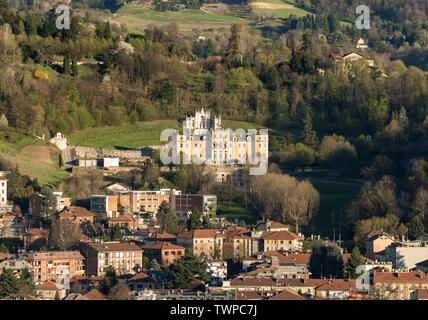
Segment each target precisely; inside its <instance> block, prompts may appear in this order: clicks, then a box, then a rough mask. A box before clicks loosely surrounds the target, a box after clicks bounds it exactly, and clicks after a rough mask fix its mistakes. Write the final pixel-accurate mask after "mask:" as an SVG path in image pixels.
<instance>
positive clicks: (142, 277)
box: [128, 272, 156, 282]
mask: <svg viewBox="0 0 428 320" xmlns="http://www.w3.org/2000/svg"><path fill="white" fill-rule="evenodd" d="M133 281H138V282H140V281H150V282H156V280H155V279H153V278H152V277H150V276H149V275H148V274H147V273H144V272H140V273H137V274H136V275H135V276H133V277H132V278H131V279H129V280H128V282H133Z"/></svg>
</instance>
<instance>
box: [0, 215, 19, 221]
mask: <svg viewBox="0 0 428 320" xmlns="http://www.w3.org/2000/svg"><path fill="white" fill-rule="evenodd" d="M0 219H8V220H13V219H20V220H21V219H22V217H19V216H2V217H1V218H0Z"/></svg>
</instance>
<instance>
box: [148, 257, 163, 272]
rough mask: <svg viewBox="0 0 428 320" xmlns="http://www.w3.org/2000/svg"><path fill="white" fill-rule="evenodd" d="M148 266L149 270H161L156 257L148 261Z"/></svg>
mask: <svg viewBox="0 0 428 320" xmlns="http://www.w3.org/2000/svg"><path fill="white" fill-rule="evenodd" d="M149 268H150V270H154V271H161V270H162V268H161V266H160V264H159V263H158V261H157V260H156V259H152V261H150V266H149Z"/></svg>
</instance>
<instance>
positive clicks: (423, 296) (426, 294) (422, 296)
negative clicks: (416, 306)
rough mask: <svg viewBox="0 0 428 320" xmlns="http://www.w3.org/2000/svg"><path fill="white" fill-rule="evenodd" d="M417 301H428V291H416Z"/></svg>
mask: <svg viewBox="0 0 428 320" xmlns="http://www.w3.org/2000/svg"><path fill="white" fill-rule="evenodd" d="M416 299H417V300H428V289H417V290H416Z"/></svg>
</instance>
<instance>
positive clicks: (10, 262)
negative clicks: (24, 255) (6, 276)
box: [0, 255, 33, 278]
mask: <svg viewBox="0 0 428 320" xmlns="http://www.w3.org/2000/svg"><path fill="white" fill-rule="evenodd" d="M4 269H12V272H13V274H14V275H15V276H17V277H18V278H19V277H20V276H21V274H22V272H23V271H24V270H25V269H26V270H27V271H29V272H33V266H32V265H31V264H29V263H28V262H27V261H25V260H18V259H17V258H14V257H13V255H12V257H10V258H8V259H5V260H2V261H0V274H2V273H3V270H4Z"/></svg>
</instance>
